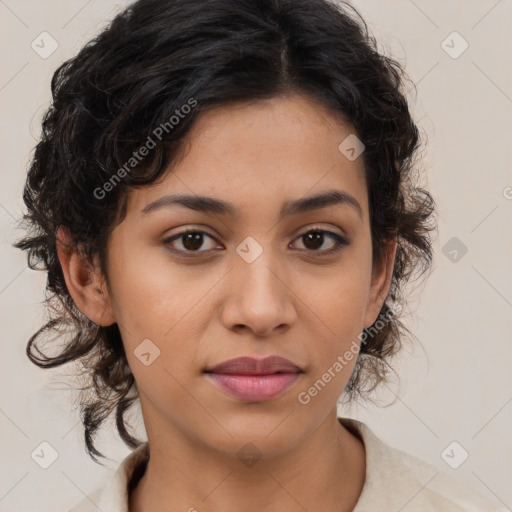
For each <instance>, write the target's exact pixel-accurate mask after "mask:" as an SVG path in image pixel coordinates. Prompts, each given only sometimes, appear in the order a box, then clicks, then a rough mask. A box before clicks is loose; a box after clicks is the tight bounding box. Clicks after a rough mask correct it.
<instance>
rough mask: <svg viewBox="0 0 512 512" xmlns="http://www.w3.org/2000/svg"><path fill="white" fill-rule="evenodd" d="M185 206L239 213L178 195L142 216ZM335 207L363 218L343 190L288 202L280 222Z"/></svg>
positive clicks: (196, 197) (230, 206)
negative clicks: (337, 206) (287, 218)
mask: <svg viewBox="0 0 512 512" xmlns="http://www.w3.org/2000/svg"><path fill="white" fill-rule="evenodd" d="M175 205H178V206H184V207H186V208H190V209H191V210H197V211H201V212H205V213H215V214H218V215H229V216H232V217H236V216H237V214H238V212H237V209H236V207H235V206H234V205H233V204H231V203H227V202H225V201H222V200H220V199H215V198H213V197H208V196H201V195H185V194H176V195H168V196H164V197H161V198H160V199H157V200H156V201H153V202H152V203H149V204H148V205H146V206H145V207H144V209H143V210H142V212H141V214H142V215H146V214H148V213H150V212H154V211H155V210H158V209H160V208H168V207H172V206H175ZM333 205H346V206H350V207H351V208H353V209H354V210H355V211H356V212H357V214H358V215H359V217H360V218H361V219H362V218H363V210H362V208H361V205H360V204H359V202H358V201H357V199H356V198H355V197H354V196H352V195H350V194H349V193H348V192H345V191H343V190H327V191H325V192H321V193H319V194H316V195H314V196H309V197H303V198H300V199H295V200H293V201H287V202H286V203H284V204H283V206H282V207H281V211H280V212H279V220H282V219H284V218H285V217H289V216H291V215H298V214H299V213H304V212H309V211H312V210H319V209H321V208H326V207H327V206H333Z"/></svg>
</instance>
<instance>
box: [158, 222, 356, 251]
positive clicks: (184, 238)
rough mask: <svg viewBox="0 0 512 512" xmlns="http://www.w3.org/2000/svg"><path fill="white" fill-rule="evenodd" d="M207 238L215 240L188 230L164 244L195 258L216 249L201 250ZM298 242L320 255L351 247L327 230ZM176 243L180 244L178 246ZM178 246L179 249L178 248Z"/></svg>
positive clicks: (315, 232)
mask: <svg viewBox="0 0 512 512" xmlns="http://www.w3.org/2000/svg"><path fill="white" fill-rule="evenodd" d="M205 237H206V238H209V239H210V240H213V241H214V240H215V239H214V238H213V237H212V236H211V235H209V234H208V233H206V232H205V231H200V230H193V229H187V230H186V231H182V232H181V233H177V234H176V235H173V236H171V237H169V238H166V239H165V240H164V241H163V243H164V245H166V246H167V247H168V248H169V250H171V251H172V252H174V253H178V254H180V255H184V256H187V257H188V256H190V257H194V256H195V254H194V253H202V252H209V251H211V250H213V249H214V248H215V244H213V246H211V247H206V249H204V250H202V251H201V250H199V249H200V248H201V247H203V245H204V241H205ZM329 239H330V240H331V244H330V245H331V248H330V249H329V248H328V249H325V250H321V247H322V246H323V245H324V244H325V243H326V240H329ZM296 240H302V241H303V244H304V246H305V249H304V250H305V251H307V252H313V253H319V254H321V255H330V254H333V253H335V252H338V251H340V250H341V249H342V248H343V247H345V246H347V245H349V241H348V240H347V239H346V238H345V237H343V236H341V235H338V234H337V233H333V232H332V231H327V230H325V229H316V228H315V229H311V230H309V231H306V232H305V233H303V234H302V235H300V236H299V237H298V238H297V239H296ZM176 242H179V243H178V244H176ZM176 245H178V247H177V246H176ZM180 246H181V247H180Z"/></svg>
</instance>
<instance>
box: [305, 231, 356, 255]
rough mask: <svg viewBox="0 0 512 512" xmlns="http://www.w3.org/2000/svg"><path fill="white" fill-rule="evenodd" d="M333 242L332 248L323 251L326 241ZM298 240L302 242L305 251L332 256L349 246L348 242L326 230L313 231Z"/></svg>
mask: <svg viewBox="0 0 512 512" xmlns="http://www.w3.org/2000/svg"><path fill="white" fill-rule="evenodd" d="M329 239H331V240H333V241H334V243H331V248H330V249H329V248H327V249H325V250H321V248H322V246H323V245H324V244H325V243H326V240H329ZM298 240H302V241H303V244H304V246H305V249H306V250H308V251H310V252H318V253H323V254H332V253H334V252H337V251H339V250H341V249H342V248H343V247H344V246H346V245H348V240H347V239H345V238H344V237H342V236H341V235H338V234H337V233H333V232H332V231H326V230H324V229H313V230H310V231H308V232H306V233H303V234H302V235H300V236H299V238H298Z"/></svg>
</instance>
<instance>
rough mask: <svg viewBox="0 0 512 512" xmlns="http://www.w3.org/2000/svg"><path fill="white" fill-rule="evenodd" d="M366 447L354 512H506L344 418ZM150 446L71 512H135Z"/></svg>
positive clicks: (134, 454) (138, 451)
mask: <svg viewBox="0 0 512 512" xmlns="http://www.w3.org/2000/svg"><path fill="white" fill-rule="evenodd" d="M338 420H339V421H340V422H341V423H342V424H343V425H344V426H345V427H346V428H348V429H349V430H350V431H351V432H353V433H354V434H355V435H357V436H358V437H359V438H360V439H361V440H362V442H363V443H364V447H365V451H366V476H365V482H364V484H363V489H362V492H361V495H360V497H359V500H358V502H357V504H356V507H355V508H354V510H353V512H388V511H389V512H398V511H403V512H441V511H442V512H462V511H464V512H502V511H506V510H507V509H506V508H499V507H497V506H495V505H493V504H492V503H490V502H489V501H488V500H486V499H484V498H483V497H482V496H480V495H479V494H476V493H475V492H474V491H473V490H472V489H470V488H469V487H467V486H465V485H463V484H461V483H459V482H458V481H457V480H455V479H454V478H453V477H451V476H449V475H448V474H447V473H445V472H443V471H440V470H439V469H437V468H436V467H434V466H432V465H430V464H428V463H426V462H424V461H422V460H421V459H419V458H417V457H415V456H413V455H410V454H408V453H406V452H403V451H401V450H398V449H396V448H393V447H391V446H389V445H387V444H386V443H384V442H383V441H381V440H380V439H379V438H378V437H377V436H376V435H375V434H374V433H373V432H372V431H371V430H370V428H369V427H368V426H367V425H365V424H364V423H362V422H359V421H356V420H353V419H349V418H338ZM148 456H149V454H148V443H147V442H146V443H143V444H141V445H140V446H139V447H138V448H136V449H135V450H134V451H133V452H132V453H130V454H129V455H128V456H127V457H126V458H125V459H124V460H123V461H122V462H121V464H120V466H119V467H118V469H117V470H116V471H115V472H114V474H113V475H112V476H111V478H110V480H109V481H108V482H107V483H106V485H105V486H104V487H101V488H99V489H97V490H96V491H94V492H93V493H92V494H90V495H89V496H88V497H85V498H84V499H83V500H81V501H80V502H79V503H78V504H77V505H76V506H75V507H73V508H72V509H70V510H68V512H98V511H101V512H129V510H128V503H129V483H130V480H131V478H132V476H133V475H134V472H136V471H137V472H138V474H139V475H141V474H142V473H143V471H144V469H145V467H146V464H147V460H148Z"/></svg>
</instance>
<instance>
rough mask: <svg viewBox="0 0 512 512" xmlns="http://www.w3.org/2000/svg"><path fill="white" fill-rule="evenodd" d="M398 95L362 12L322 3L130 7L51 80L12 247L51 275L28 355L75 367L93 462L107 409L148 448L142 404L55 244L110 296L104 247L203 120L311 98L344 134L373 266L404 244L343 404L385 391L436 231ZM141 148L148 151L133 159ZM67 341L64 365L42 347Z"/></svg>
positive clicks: (397, 68)
mask: <svg viewBox="0 0 512 512" xmlns="http://www.w3.org/2000/svg"><path fill="white" fill-rule="evenodd" d="M406 81H408V82H410V80H409V79H408V78H407V76H406V74H405V72H404V70H403V68H402V66H401V65H400V64H399V63H398V62H397V61H395V60H393V59H391V58H389V57H386V56H384V55H383V54H381V53H380V52H379V51H378V48H377V42H376V40H375V38H374V37H372V36H371V35H369V33H368V28H367V25H366V23H365V22H364V20H363V19H362V18H361V16H360V15H359V14H358V12H357V11H356V10H355V9H354V8H353V7H352V6H350V5H349V4H348V3H345V2H338V3H334V2H333V1H330V0H236V1H234V0H180V1H178V0H139V1H136V2H135V3H133V4H131V5H129V6H128V7H127V8H126V9H125V10H124V11H123V12H121V13H119V14H118V15H117V16H116V17H115V18H114V19H113V21H112V22H111V23H110V24H109V25H108V26H107V27H106V28H105V29H104V30H103V31H102V32H101V33H100V34H99V35H98V36H97V37H95V38H94V39H93V40H91V41H90V42H88V43H87V44H86V45H85V46H84V47H83V48H82V49H81V50H80V52H79V53H78V54H77V55H76V56H75V57H74V58H72V59H70V60H68V61H66V62H64V64H62V65H61V66H60V67H59V68H58V69H57V70H56V72H55V73H54V75H53V78H52V82H51V90H52V99H53V101H52V104H51V106H50V107H49V108H48V110H47V112H46V113H45V115H44V118H43V121H42V135H41V139H40V142H39V143H38V144H37V146H36V148H35V151H34V154H33V158H32V161H31V165H30V168H29V171H28V176H27V181H26V184H25V188H24V192H23V199H24V203H25V205H26V209H27V211H26V213H25V214H24V216H23V221H22V226H23V227H24V228H25V229H26V231H25V236H24V238H23V239H21V240H19V241H17V242H16V244H15V246H16V247H17V248H19V249H22V250H24V251H27V259H28V265H29V267H30V268H32V269H37V270H45V271H46V272H47V284H46V296H45V302H46V304H47V307H48V312H49V314H50V315H49V316H50V319H49V321H48V323H46V324H45V325H44V326H42V327H41V328H40V329H39V330H38V331H37V332H36V333H35V334H34V335H33V336H32V337H31V338H30V340H29V342H28V345H27V349H26V351H27V356H28V357H29V359H30V360H31V361H32V362H33V363H34V364H36V365H38V366H39V367H41V368H53V367H57V366H59V365H63V364H66V363H69V362H72V361H75V362H77V363H80V364H81V368H82V369H83V372H82V374H81V376H82V377H84V378H85V385H84V387H82V388H79V389H80V391H81V395H80V396H81V400H80V410H81V419H82V422H83V426H84V431H85V445H86V449H87V452H88V454H89V455H90V456H91V458H92V459H93V460H95V461H96V462H98V460H97V458H96V456H100V457H103V458H105V456H104V455H103V454H102V453H101V452H99V451H98V450H97V449H96V448H95V446H94V438H95V436H96V434H97V431H98V429H99V428H100V426H101V425H102V424H103V422H104V421H105V420H106V419H107V418H108V417H109V416H110V415H111V413H112V412H114V411H115V419H116V425H117V429H118V432H119V434H120V436H121V438H122V440H123V441H124V443H125V444H126V445H127V446H129V447H131V448H134V447H136V446H138V445H139V444H140V443H141V441H139V440H137V439H136V438H135V437H133V436H132V434H130V433H129V431H128V429H127V428H126V424H125V417H124V414H125V412H126V411H127V410H128V409H129V408H130V406H131V405H132V404H133V403H134V401H135V400H136V399H137V398H138V390H137V385H136V382H135V379H134V376H133V374H132V373H131V371H130V368H129V365H128V362H127V358H126V355H125V351H124V348H123V343H122V339H121V335H120V331H119V328H118V325H117V324H113V325H110V326H107V327H102V326H99V325H96V324H94V323H93V322H92V321H90V320H89V319H88V318H86V317H85V316H84V315H83V314H82V313H81V312H80V311H79V310H78V308H77V307H76V305H75V303H74V302H73V299H72V297H71V296H70V294H69V292H68V289H67V287H66V284H65V281H64V276H63V272H62V268H61V266H60V263H59V259H58V255H57V246H56V234H57V231H58V229H59V228H61V227H63V228H65V230H66V231H67V232H68V233H69V236H70V239H71V243H72V245H73V246H74V247H75V248H76V249H77V250H79V251H80V254H81V255H82V256H83V257H84V258H85V259H86V260H87V261H89V262H91V263H92V262H93V260H94V258H95V257H96V256H97V257H98V258H99V261H100V264H101V268H102V270H103V271H104V274H105V276H106V278H107V282H108V276H107V275H106V272H105V268H106V266H105V262H106V247H107V240H108V238H109V234H110V233H111V231H112V229H113V228H114V227H115V226H116V225H117V224H118V223H119V222H121V221H122V220H123V218H124V216H125V214H126V205H127V202H126V198H127V192H128V189H129V188H130V187H141V186H145V185H149V184H151V183H154V182H155V181H156V180H157V179H159V178H161V177H162V176H163V174H164V172H165V170H166V168H167V167H168V166H169V165H170V164H171V163H172V162H174V161H175V160H176V158H177V155H178V153H179V149H180V148H181V147H182V142H183V141H184V139H185V137H186V135H187V133H188V132H189V130H190V128H191V127H192V125H193V124H194V123H195V121H197V118H198V116H199V115H200V113H201V112H202V111H205V110H207V109H210V108H215V107H217V106H220V105H223V104H224V105H225V104H228V103H230V102H233V101H237V100H258V99H267V98H272V97H277V96H282V95H287V94H291V93H300V94H305V95H307V96H308V97H310V98H311V99H312V100H315V101H319V102H321V104H323V105H325V106H326V107H328V108H329V109H330V111H331V112H333V113H336V114H339V115H340V116H342V118H343V119H346V120H347V121H348V122H350V123H351V124H352V126H353V127H354V128H355V130H356V133H357V136H358V138H359V139H360V140H361V141H362V142H363V143H364V145H365V151H364V153H363V159H364V167H365V175H366V183H367V188H368V198H369V208H370V222H371V236H372V257H373V263H374V265H375V264H377V263H378V262H379V261H381V258H382V257H383V255H384V251H383V249H384V247H385V243H386V241H389V240H390V239H392V238H394V237H397V242H398V246H397V253H396V259H395V264H394V269H393V275H392V282H391V287H390V291H389V294H388V297H387V299H386V301H385V303H384V305H383V307H382V310H381V315H379V319H378V320H377V321H378V322H381V317H382V315H384V316H385V317H386V319H387V321H386V322H384V323H383V325H379V328H378V329H376V328H375V327H374V326H372V327H370V328H368V329H365V332H364V336H365V339H364V340H363V343H362V344H361V350H360V354H359V356H358V360H357V363H356V366H355V368H354V372H353V373H352V376H351V378H350V381H349V383H348V384H347V386H346V389H345V396H347V397H348V398H349V401H352V400H353V399H354V398H356V397H365V398H368V396H369V393H370V391H372V390H373V389H374V388H375V387H376V386H377V384H378V383H379V382H382V381H385V380H386V375H387V370H386V368H387V367H388V366H389V364H388V363H387V360H388V359H389V358H390V357H391V356H392V355H394V354H395V353H396V352H397V350H398V349H399V347H400V344H401V340H402V339H403V335H404V334H409V335H410V334H411V333H410V332H409V330H408V329H407V328H406V327H405V326H404V325H403V324H402V323H401V322H400V321H399V320H398V318H397V316H398V315H395V314H393V312H396V311H397V310H398V309H400V307H401V306H402V305H403V304H405V299H404V296H403V295H404V294H403V286H404V284H406V283H407V282H409V281H411V277H412V275H413V274H414V273H415V271H416V270H419V271H420V274H421V275H423V274H424V273H425V272H426V271H427V270H429V268H430V266H431V263H432V239H431V236H430V234H431V231H433V230H434V228H435V227H436V224H435V221H434V220H433V217H434V215H435V203H434V200H433V199H432V197H431V195H430V194H429V193H428V192H427V191H425V190H423V189H422V188H420V187H418V186H417V183H416V179H415V171H416V170H417V169H416V164H415V159H414V161H413V157H414V156H415V155H416V153H417V149H418V148H419V146H420V144H419V141H420V134H419V130H418V129H417V126H416V125H415V123H414V122H413V120H412V118H411V114H410V112H409V109H408V105H407V101H406V97H405V96H406V93H405V91H404V84H405V82H406ZM185 105H189V106H190V108H187V109H185V107H184V106H185ZM192 105H194V107H193V108H192ZM185 113H186V115H185ZM180 114H181V115H180ZM173 116H179V117H180V119H179V122H178V123H174V122H173V121H172V117H173ZM158 127H160V128H159V131H158ZM157 134H158V135H157ZM150 138H151V140H152V142H153V143H154V148H152V150H151V151H149V152H148V154H147V155H145V156H144V157H143V158H142V157H140V158H138V159H137V160H136V161H135V160H134V158H135V157H134V155H135V154H137V155H138V153H137V150H139V149H140V148H141V145H142V144H143V143H144V142H145V141H148V140H149V139H150ZM138 156H140V155H138ZM127 162H130V165H129V168H127V166H126V163H127ZM123 169H124V171H123ZM108 183H110V185H109V186H108V185H106V184H108ZM107 192H108V193H107ZM374 325H375V324H374ZM50 334H51V335H52V336H50V339H49V338H48V335H50ZM64 337H66V338H67V339H68V341H66V343H64V344H63V347H62V350H61V351H60V352H59V353H58V354H57V355H54V354H53V355H51V356H49V355H45V354H44V352H43V351H42V350H41V349H40V347H39V346H38V345H37V343H36V341H39V340H40V339H41V338H42V339H44V340H46V343H49V344H50V346H52V345H53V344H54V341H55V339H56V338H64ZM133 390H134V391H135V392H134V393H132V394H130V391H133Z"/></svg>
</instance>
